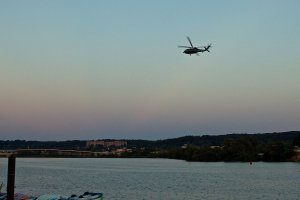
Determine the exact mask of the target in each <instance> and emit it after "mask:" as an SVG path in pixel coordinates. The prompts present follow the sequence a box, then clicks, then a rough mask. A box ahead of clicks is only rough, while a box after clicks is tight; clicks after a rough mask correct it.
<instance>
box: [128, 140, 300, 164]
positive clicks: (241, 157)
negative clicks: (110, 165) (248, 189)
mask: <svg viewBox="0 0 300 200" xmlns="http://www.w3.org/2000/svg"><path fill="white" fill-rule="evenodd" d="M299 138H300V136H298V137H296V138H295V139H294V141H293V142H291V143H288V142H270V143H262V142H260V141H259V140H258V139H257V138H255V137H253V136H242V137H239V138H228V139H225V141H224V144H223V146H209V145H202V146H197V145H187V146H185V147H184V148H175V149H169V150H161V151H153V150H150V149H149V150H143V151H133V152H130V153H128V152H127V153H124V154H122V157H151V158H171V159H182V160H187V161H205V162H207V161H211V162H216V161H242V162H249V161H268V162H281V161H289V160H290V159H291V158H292V156H293V155H294V152H293V149H294V147H293V145H296V144H299Z"/></svg>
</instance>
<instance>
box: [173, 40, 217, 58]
mask: <svg viewBox="0 0 300 200" xmlns="http://www.w3.org/2000/svg"><path fill="white" fill-rule="evenodd" d="M186 38H187V40H188V41H189V43H190V45H191V46H190V47H189V46H178V47H179V48H186V50H184V51H183V53H185V54H189V55H192V54H197V55H198V56H199V54H198V53H199V52H200V53H203V52H205V51H207V52H210V51H209V49H210V48H211V44H209V45H207V46H200V47H194V46H193V44H192V42H191V39H190V37H188V36H187V37H186Z"/></svg>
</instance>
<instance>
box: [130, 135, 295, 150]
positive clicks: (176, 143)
mask: <svg viewBox="0 0 300 200" xmlns="http://www.w3.org/2000/svg"><path fill="white" fill-rule="evenodd" d="M298 135H300V131H290V132H280V133H260V134H227V135H203V136H184V137H179V138H173V139H166V140H157V141H147V140H127V143H128V148H132V147H137V148H139V147H146V148H147V147H148V148H151V147H152V148H159V149H170V148H178V147H181V146H183V145H184V144H194V145H197V146H202V145H210V146H222V145H223V143H224V140H225V139H229V138H232V139H236V138H239V137H243V136H251V137H255V138H256V139H258V140H259V141H260V142H261V143H270V142H286V143H292V142H293V140H294V139H295V138H296V137H297V136H298Z"/></svg>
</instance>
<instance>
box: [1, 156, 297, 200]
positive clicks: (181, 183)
mask: <svg viewBox="0 0 300 200" xmlns="http://www.w3.org/2000/svg"><path fill="white" fill-rule="evenodd" d="M6 173H7V158H0V179H1V180H0V181H2V182H4V183H5V184H6ZM85 191H92V192H98V191H101V192H103V193H104V196H105V199H107V200H108V199H110V200H117V199H130V200H142V199H147V200H148V199H151V200H152V199H155V200H156V199H161V200H177V199H178V200H182V199H188V200H196V199H197V200H199V199H214V200H215V199H251V200H252V199H298V200H299V199H300V163H262V162H259V163H253V165H252V166H250V165H249V164H248V163H222V162H219V163H189V162H185V161H180V160H167V159H88V158H81V159H69V158H68V159H65V158H53V159H52V158H18V159H17V169H16V192H18V193H27V194H32V195H40V194H49V193H51V194H66V195H69V194H73V193H75V194H79V193H83V192H85Z"/></svg>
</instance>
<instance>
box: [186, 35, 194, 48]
mask: <svg viewBox="0 0 300 200" xmlns="http://www.w3.org/2000/svg"><path fill="white" fill-rule="evenodd" d="M186 38H187V39H188V41H189V43H190V45H191V46H192V47H193V48H194V46H193V44H192V42H191V39H190V37H189V36H187V37H186Z"/></svg>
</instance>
